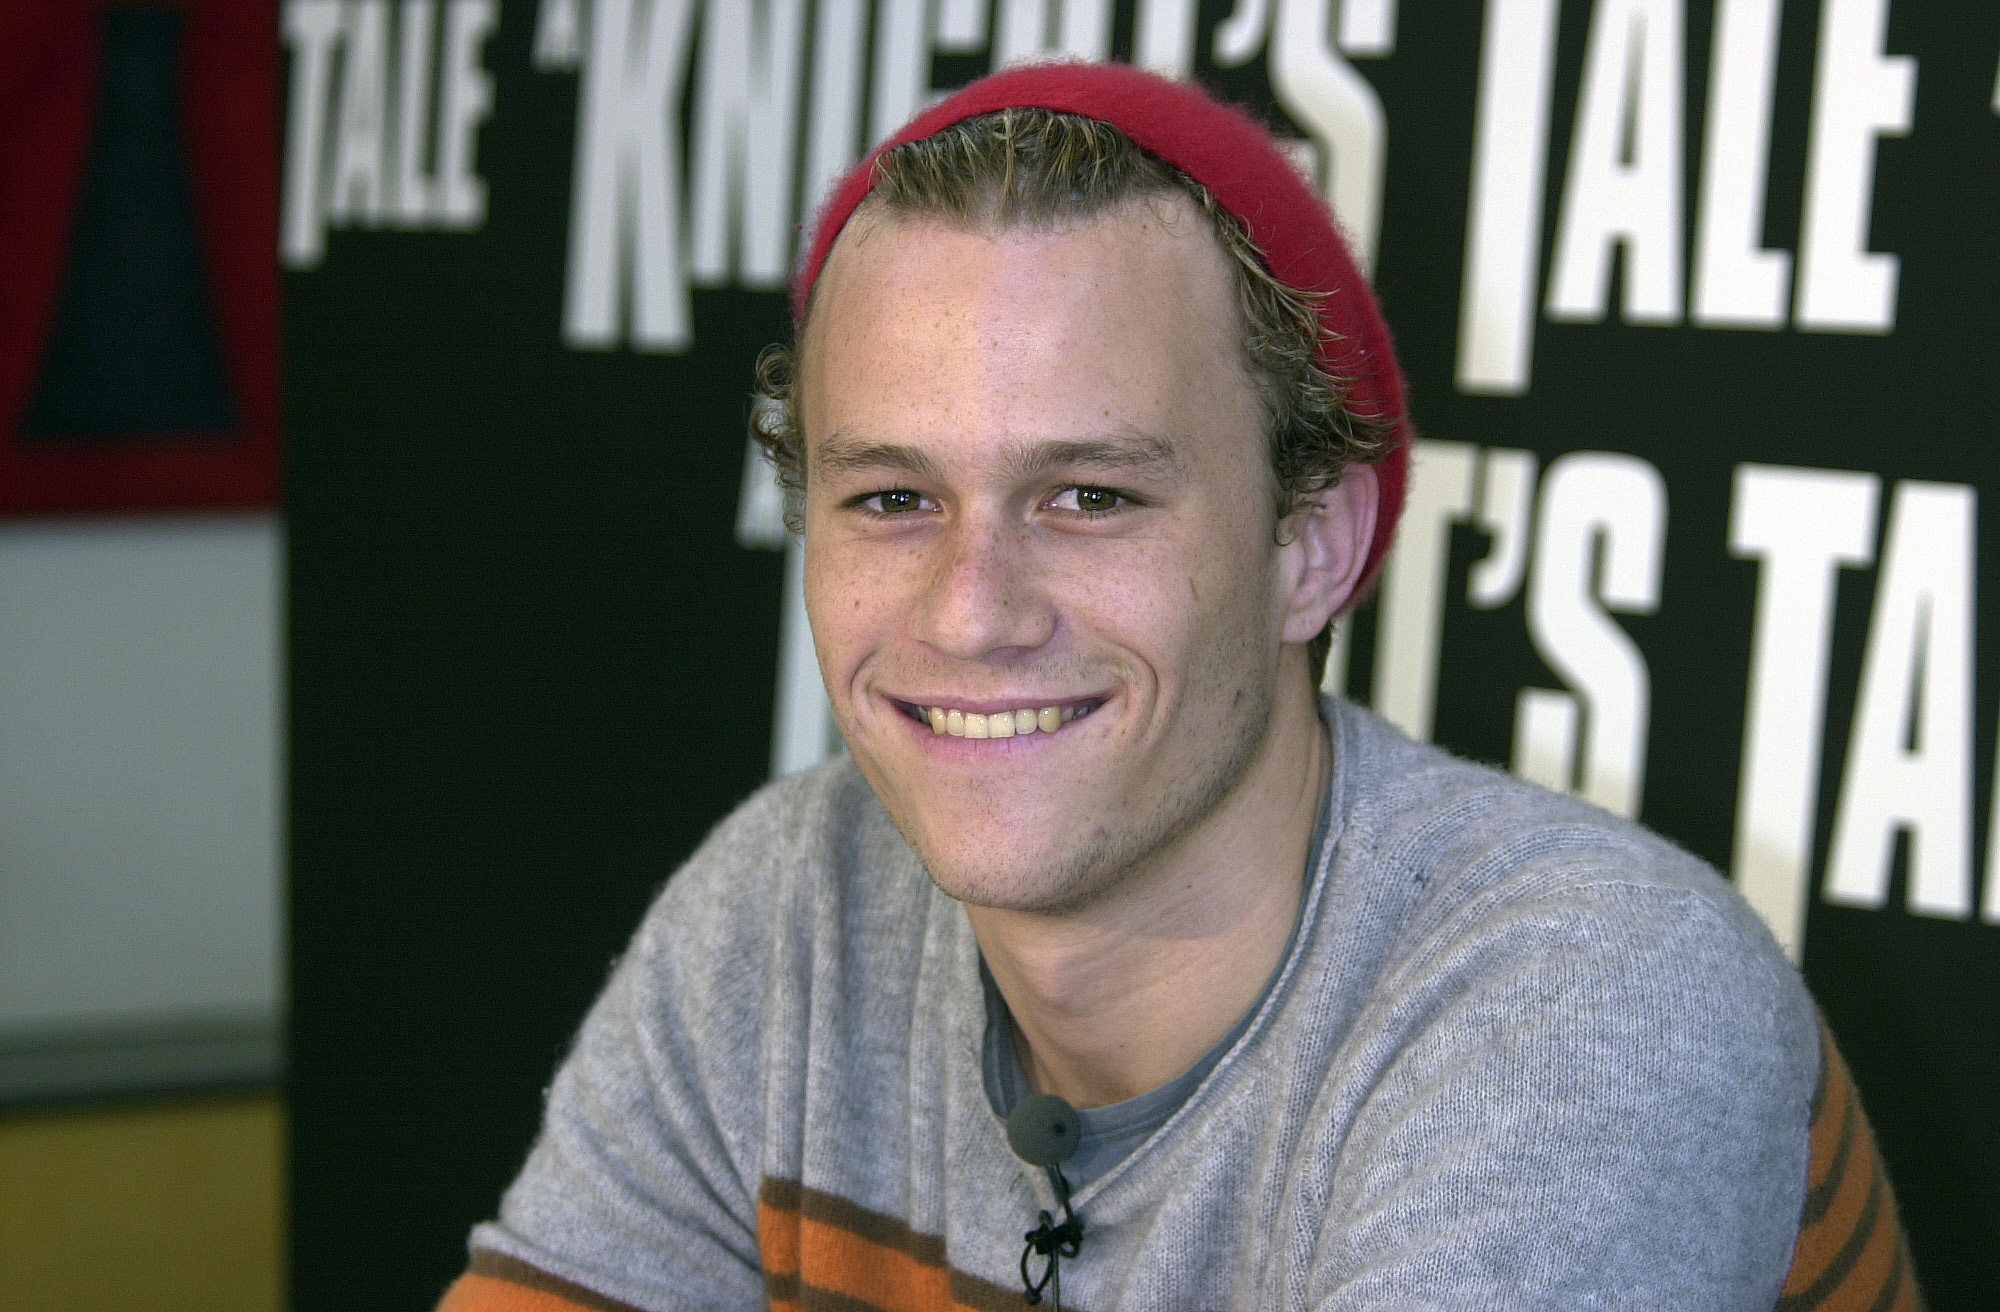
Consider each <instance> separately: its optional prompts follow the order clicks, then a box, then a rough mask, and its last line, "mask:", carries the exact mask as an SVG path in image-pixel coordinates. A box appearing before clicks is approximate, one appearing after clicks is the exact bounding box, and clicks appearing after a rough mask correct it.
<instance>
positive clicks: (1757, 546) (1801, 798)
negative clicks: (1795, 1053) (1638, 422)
mask: <svg viewBox="0 0 2000 1312" xmlns="http://www.w3.org/2000/svg"><path fill="white" fill-rule="evenodd" d="M1880 486H1881V480H1880V479H1878V478H1876V477H1875V475H1873V474H1849V473H1838V472H1835V471H1832V470H1824V469H1780V468H1775V467H1772V466H1769V465H1738V466H1737V467H1736V491H1735V496H1734V498H1733V500H1732V502H1731V504H1730V509H1729V549H1730V551H1731V552H1732V553H1733V554H1734V555H1736V556H1738V557H1742V558H1746V559H1752V560H1756V561H1758V562H1759V569H1758V572H1757V609H1756V620H1755V623H1754V626H1753V628H1752V630H1751V640H1750V689H1749V708H1748V711H1747V713H1746V714H1745V717H1744V723H1743V764H1742V773H1741V776H1740V779H1741V783H1740V785H1739V788H1738V792H1737V801H1736V842H1735V848H1734V854H1733V855H1732V857H1731V859H1730V873H1731V875H1732V876H1733V877H1734V878H1735V880H1736V886H1737V888H1738V889H1740V890H1741V891H1742V893H1743V897H1744V899H1745V900H1746V901H1748V902H1749V903H1750V905H1751V906H1752V907H1754V908H1755V909H1756V911H1757V914H1759V915H1760V916H1762V917H1763V918H1764V923H1765V924H1766V925H1769V926H1770V928H1771V933H1772V934H1773V935H1774V936H1775V937H1776V938H1777V940H1778V944H1779V946H1780V947H1782V948H1784V949H1785V952H1786V955H1788V956H1790V957H1791V959H1792V960H1793V961H1797V960H1798V959H1799V953H1800V950H1801V948H1802V947H1803V946H1804V944H1805V928H1806V896H1807V893H1808V890H1809V880H1808V867H1809V864H1810V862H1811V859H1812V831H1813V814H1814V806H1815V803H1816V802H1817V801H1818V799H1819V759H1820V745H1821V734H1822V731H1823V730H1824V728H1825V723H1826V673H1827V660H1828V656H1829V653H1830V651H1831V649H1832V645H1833V603H1834V593H1835V587H1836V584H1837V582H1838V579H1839V571H1840V568H1841V567H1842V566H1844V565H1845V566H1854V565H1866V564H1868V563H1869V562H1871V561H1873V560H1874V558H1875V542H1874V537H1875V502H1876V496H1877V493H1878V491H1879V489H1880Z"/></svg>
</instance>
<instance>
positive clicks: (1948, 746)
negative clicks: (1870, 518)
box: [1826, 482, 1975, 916]
mask: <svg viewBox="0 0 2000 1312" xmlns="http://www.w3.org/2000/svg"><path fill="white" fill-rule="evenodd" d="M1974 509H1975V493H1974V492H1973V490H1972V489H1971V488H1970V487H1964V486H1959V485H1956V484H1947V483H1918V482H1901V483H1898V484H1896V491H1895V496H1894V498H1893V499H1892V501H1891V504H1890V507H1889V525H1888V528H1887V530H1886V531H1885V533H1884V534H1883V546H1882V573H1881V579H1880V581H1879V582H1878V583H1877V584H1876V587H1875V593H1876V595H1875V610H1874V613H1873V615H1871V616H1870V618H1869V622H1868V645H1867V646H1866V647H1865V648H1864V649H1863V650H1862V656H1861V690H1860V693H1859V694H1858V696H1857V699H1856V701H1855V704H1854V731H1853V735H1852V736H1851V737H1850V738H1849V740H1848V744H1847V770H1846V775H1845V777H1844V778H1843V780H1842V782H1841V789H1840V805H1839V807H1838V809H1837V810H1836V811H1835V812H1834V820H1833V846H1832V849H1831V851H1830V853H1829V854H1828V858H1827V877H1826V899H1827V901H1829V902H1838V903H1843V904H1845V905H1848V906H1859V907H1879V906H1881V905H1882V904H1883V903H1884V902H1885V901H1886V900H1887V898H1888V895H1889V862H1890V855H1891V852H1892V851H1893V848H1894V839H1895V835H1896V832H1897V831H1898V830H1906V831H1907V832H1908V834H1909V875H1910V878H1909V904H1910V910H1912V911H1915V912H1918V913H1920V914H1923V915H1930V916H1966V915H1970V914H1971V911H1972V805H1971V798H1972V577H1973V516H1974Z"/></svg>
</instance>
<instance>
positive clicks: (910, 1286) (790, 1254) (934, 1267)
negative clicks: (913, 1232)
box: [757, 1186, 1021, 1312]
mask: <svg viewBox="0 0 2000 1312" xmlns="http://www.w3.org/2000/svg"><path fill="white" fill-rule="evenodd" d="M773 1193H777V1194H779V1195H780V1196H781V1197H796V1196H798V1193H799V1191H798V1190H797V1187H796V1186H790V1187H787V1188H781V1189H776V1190H774V1189H772V1188H770V1187H768V1186H767V1188H766V1190H765V1197H764V1198H763V1199H762V1200H761V1201H760V1202H759V1203H758V1207H757V1242H758V1246H759V1248H760V1250H761V1252H762V1256H763V1262H764V1277H765V1287H766V1289H767V1291H768V1293H769V1297H770V1304H771V1308H772V1310H773V1312H800V1310H801V1309H807V1308H815V1307H827V1306H838V1307H841V1308H849V1309H853V1308H867V1309H872V1310H873V1312H982V1310H983V1309H987V1308H991V1307H994V1306H1007V1307H1012V1306H1016V1305H1018V1304H1020V1303H1021V1297H1020V1295H1019V1294H1018V1293H1014V1294H1012V1295H1011V1296H1009V1295H1007V1294H1006V1293H1005V1292H1004V1291H1002V1290H1000V1289H999V1288H998V1287H996V1286H990V1285H988V1284H987V1283H986V1282H985V1281H982V1280H977V1279H975V1278H973V1277H969V1276H965V1275H963V1274H956V1275H955V1274H954V1273H953V1272H952V1271H951V1270H950V1268H949V1267H947V1266H943V1265H938V1264H936V1263H934V1262H931V1261H926V1260H924V1259H923V1258H920V1257H917V1256H915V1255H914V1254H912V1253H911V1252H908V1251H905V1248H904V1247H898V1246H896V1245H893V1244H889V1243H883V1242H880V1241H878V1240H875V1239H871V1238H868V1237H867V1236H864V1235H860V1234H857V1233H855V1231H854V1230H853V1229H850V1228H848V1227H847V1226H845V1225H842V1224H840V1223H839V1222H838V1221H836V1220H832V1219H828V1218H827V1217H825V1216H820V1215H807V1214H805V1213H804V1212H802V1211H801V1210H799V1209H797V1208H794V1207H788V1206H784V1205H782V1203H779V1204H774V1203H773V1201H772V1197H771V1196H772V1194H773ZM815 1201H817V1202H818V1203H819V1204H820V1205H819V1206H818V1207H816V1208H814V1209H812V1210H815V1211H827V1210H835V1209H847V1208H851V1207H852V1205H851V1204H841V1203H838V1202H837V1201H834V1202H833V1206H832V1207H828V1206H827V1204H828V1202H829V1201H830V1200H828V1199H827V1198H826V1197H825V1196H818V1197H817V1199H816V1200H815ZM854 1210H855V1211H857V1212H858V1210H859V1209H854ZM873 1223H874V1224H879V1218H877V1219H876V1220H875V1222H873ZM856 1224H862V1221H860V1220H857V1221H856ZM902 1238H903V1239H904V1240H905V1241H906V1242H907V1243H910V1244H913V1245H914V1246H916V1247H917V1248H918V1251H920V1252H928V1250H929V1246H931V1245H935V1243H936V1241H935V1240H921V1239H913V1238H912V1237H910V1236H902ZM939 1251H940V1253H941V1252H942V1250H941V1248H940V1249H939ZM965 1299H971V1300H973V1301H971V1302H966V1301H965Z"/></svg>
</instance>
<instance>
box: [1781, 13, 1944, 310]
mask: <svg viewBox="0 0 2000 1312" xmlns="http://www.w3.org/2000/svg"><path fill="white" fill-rule="evenodd" d="M1888 9H1889V0H1826V3H1825V5H1824V6H1823V7H1822V8H1821V10H1820V19H1819V70H1818V72H1817V73H1816V74H1815V77H1814V84H1813V112H1812V131H1811V136H1810V137H1809V139H1808V145H1807V151H1806V195H1805V215H1804V223H1803V231H1802V232H1801V234H1800V238H1799V289H1798V298H1799V303H1798V325H1799V327H1801V328H1807V329H1816V330H1818V331H1821V332H1838V333H1886V332H1888V331H1889V330H1890V329H1891V328H1894V327H1895V326H1896V277H1897V273H1898V271H1899V266H1898V262H1897V259H1896V257H1895V256H1894V255H1884V254H1876V253H1873V252H1871V251H1869V250H1868V218H1869V213H1870V211H1871V210H1872V209H1873V208H1874V199H1875V140H1876V138H1877V137H1896V136H1902V135H1903V134H1904V133H1907V132H1908V131H1909V130H1910V112H1911V105H1912V103H1913V101H1914V100H1915V98H1916V89H1917V61H1916V60H1915V59H1913V58H1911V57H1910V56H1908V55H1896V56H1892V57H1888V58H1884V57H1883V56H1882V55H1881V54H1880V53H1879V52H1880V51H1881V49H1882V36H1883V30H1884V28H1885V27H1886V26H1887V23H1888Z"/></svg>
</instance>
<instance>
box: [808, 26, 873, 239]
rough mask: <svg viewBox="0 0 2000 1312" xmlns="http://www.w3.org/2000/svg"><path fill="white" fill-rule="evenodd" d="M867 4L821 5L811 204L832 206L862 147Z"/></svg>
mask: <svg viewBox="0 0 2000 1312" xmlns="http://www.w3.org/2000/svg"><path fill="white" fill-rule="evenodd" d="M867 33H868V5H867V0H820V3H819V5H818V6H817V14H816V16H815V18H814V27H813V69H812V111H811V115H810V117H809V118H808V120H807V125H806V203H807V204H809V205H811V206H812V207H813V208H814V209H815V210H817V209H818V207H819V206H821V205H824V204H826V201H827V197H828V195H829V193H831V192H832V191H833V188H834V186H835V185H836V184H838V183H839V181H840V179H841V177H842V176H843V175H844V174H846V172H847V170H848V169H850V168H852V167H853V165H854V161H855V160H856V159H858V158H859V157H860V156H859V151H860V147H861V143H860V140H859V138H860V135H861V92H862V62H863V59H864V58H865V55H866V51H865V48H864V45H863V41H864V38H865V37H866V36H867Z"/></svg>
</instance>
